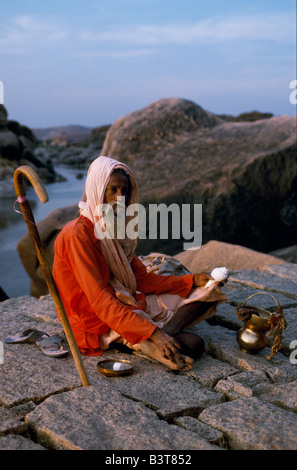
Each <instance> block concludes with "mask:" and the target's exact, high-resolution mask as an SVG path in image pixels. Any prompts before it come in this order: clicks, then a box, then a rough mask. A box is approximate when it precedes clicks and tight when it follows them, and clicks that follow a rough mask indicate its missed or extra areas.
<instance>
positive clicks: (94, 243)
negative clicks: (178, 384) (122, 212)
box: [53, 156, 227, 370]
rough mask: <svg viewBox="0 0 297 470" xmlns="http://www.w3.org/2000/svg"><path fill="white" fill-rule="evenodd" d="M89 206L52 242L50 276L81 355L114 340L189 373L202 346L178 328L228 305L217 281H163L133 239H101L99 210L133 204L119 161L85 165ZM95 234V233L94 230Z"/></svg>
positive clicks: (133, 188) (132, 188)
mask: <svg viewBox="0 0 297 470" xmlns="http://www.w3.org/2000/svg"><path fill="white" fill-rule="evenodd" d="M85 194H86V202H82V201H81V202H80V204H79V205H80V208H81V215H80V217H79V218H78V219H75V220H73V221H71V222H69V223H68V224H67V225H66V226H65V227H64V228H63V230H62V231H61V233H60V234H59V236H58V237H57V239H56V242H55V256H54V264H53V276H54V279H55V282H56V285H57V287H58V290H59V292H60V295H61V298H62V301H63V304H64V307H65V310H66V313H67V316H68V318H69V321H70V324H71V327H72V330H73V333H74V335H75V338H76V341H77V344H78V347H79V348H80V351H81V352H82V353H83V354H85V355H101V354H102V353H103V351H104V350H106V349H108V348H109V347H112V345H115V344H116V343H122V344H124V345H126V346H128V347H129V348H132V349H134V350H140V351H142V352H143V353H144V354H146V355H148V356H150V357H152V358H154V359H156V360H158V361H160V362H162V363H163V364H166V365H167V366H168V367H170V368H171V369H174V370H177V369H179V370H181V369H183V370H186V369H190V368H191V363H192V362H193V359H195V358H197V357H198V356H199V355H201V354H202V352H203V350H204V342H203V340H202V339H201V338H200V337H199V336H198V335H194V334H191V333H189V332H185V331H183V330H184V329H185V328H186V327H188V326H189V325H192V324H194V323H197V322H199V321H201V320H203V319H205V318H209V317H210V316H212V315H213V314H214V313H215V312H216V307H217V304H218V303H220V302H224V301H226V300H227V299H226V296H225V294H223V293H222V292H220V290H219V287H218V285H217V284H214V285H212V286H210V287H204V286H205V284H206V283H207V282H208V280H209V279H211V276H210V275H208V274H206V273H198V274H187V275H183V276H172V275H171V276H162V275H157V274H154V273H148V272H147V271H146V268H145V266H144V265H143V263H142V262H141V261H140V260H139V258H138V257H137V256H136V255H135V248H136V245H137V239H136V238H135V237H133V239H131V238H128V237H127V236H126V237H125V238H123V237H117V233H115V236H114V237H108V236H104V233H105V232H107V227H106V225H107V222H106V220H105V218H104V217H103V216H102V214H103V215H104V214H105V213H104V212H101V213H100V211H98V208H100V207H112V208H113V210H114V214H115V216H116V215H117V210H116V208H117V205H116V204H115V203H116V202H117V201H118V199H121V198H123V197H125V203H126V206H129V205H130V204H137V203H138V190H137V185H136V182H135V179H134V176H133V174H132V172H131V171H130V169H129V168H128V167H127V166H126V165H125V164H123V163H120V162H118V161H116V160H113V159H111V158H108V157H104V156H100V157H98V158H97V159H96V160H94V162H93V163H92V164H91V165H90V168H89V171H88V175H87V179H86V185H85ZM99 229H100V230H99Z"/></svg>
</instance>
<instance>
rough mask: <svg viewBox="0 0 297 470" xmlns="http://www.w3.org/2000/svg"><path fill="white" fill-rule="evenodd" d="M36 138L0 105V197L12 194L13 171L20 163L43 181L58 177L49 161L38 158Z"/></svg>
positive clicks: (51, 180)
mask: <svg viewBox="0 0 297 470" xmlns="http://www.w3.org/2000/svg"><path fill="white" fill-rule="evenodd" d="M37 143H38V141H37V138H36V137H35V135H34V134H33V132H32V131H31V130H30V129H29V128H28V127H27V126H23V125H21V124H20V123H18V122H17V121H11V120H8V115H7V111H6V109H5V108H4V106H3V105H0V197H11V196H12V195H13V194H12V193H13V183H12V178H13V173H14V170H15V169H16V168H17V167H18V166H20V165H30V166H32V167H33V168H34V169H35V171H36V172H37V173H38V174H39V176H40V177H41V179H42V180H43V181H44V182H45V183H50V182H53V181H56V180H58V179H59V176H58V175H57V174H56V172H55V170H54V168H53V166H52V164H51V162H50V161H47V162H45V161H42V160H40V159H39V158H38V157H37V156H36V154H35V149H36V146H37Z"/></svg>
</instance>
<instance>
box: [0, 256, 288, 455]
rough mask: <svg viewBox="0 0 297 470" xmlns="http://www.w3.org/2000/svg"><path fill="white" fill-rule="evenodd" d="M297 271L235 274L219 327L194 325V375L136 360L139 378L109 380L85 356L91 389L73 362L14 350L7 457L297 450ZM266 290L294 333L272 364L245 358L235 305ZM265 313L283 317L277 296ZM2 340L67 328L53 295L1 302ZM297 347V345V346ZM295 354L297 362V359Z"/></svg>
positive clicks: (9, 369)
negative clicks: (199, 346)
mask: <svg viewBox="0 0 297 470" xmlns="http://www.w3.org/2000/svg"><path fill="white" fill-rule="evenodd" d="M296 279H297V266H296V265H295V264H291V263H282V264H280V265H273V266H266V267H263V270H262V271H258V270H253V269H247V270H238V271H233V272H231V275H230V279H229V282H228V283H227V285H226V286H225V287H224V288H223V290H224V291H225V292H226V294H227V296H228V302H227V303H225V304H222V305H220V306H219V308H218V313H217V315H216V316H215V317H214V318H213V319H212V320H211V321H209V322H203V323H201V324H199V325H197V326H195V327H192V328H191V331H194V332H197V333H198V334H199V335H201V336H202V337H203V338H204V340H205V344H206V352H205V354H203V356H202V357H201V358H199V359H197V360H196V361H195V362H194V365H193V369H192V370H191V371H189V372H185V373H174V372H172V371H170V370H168V369H167V368H166V367H165V366H163V365H161V364H159V363H156V362H154V361H151V360H148V359H147V358H145V357H143V356H141V355H139V354H135V353H133V354H132V355H131V354H125V353H123V352H119V351H115V350H113V351H108V352H106V353H105V355H104V356H103V357H112V358H115V359H129V360H131V361H132V362H133V365H134V372H133V374H132V375H131V376H127V377H118V378H107V377H105V376H103V375H101V374H100V373H99V372H98V371H97V368H96V364H97V362H98V360H99V358H98V357H83V364H84V366H85V369H86V371H87V374H88V377H89V380H90V383H91V385H90V386H88V387H82V386H81V383H80V379H79V376H78V373H77V371H76V368H75V364H74V362H73V359H72V357H71V355H69V356H67V357H66V358H60V359H52V358H49V357H46V356H44V355H43V354H42V352H41V351H40V350H39V349H38V348H37V347H36V346H35V345H32V344H15V345H6V344H5V345H4V363H3V364H2V365H0V374H1V392H0V404H1V406H0V416H1V429H0V436H1V437H0V448H1V449H7V450H21V449H26V450H27V449H30V450H41V449H43V450H63V449H65V450H78V449H82V450H90V449H92V450H95V449H96V450H105V451H119V450H130V451H131V450H133V451H138V450H148V451H155V450H158V451H164V450H166V451H175V453H177V452H178V451H180V452H183V453H184V451H186V450H188V451H195V450H212V451H214V450H223V451H224V450H225V451H228V450H235V449H239V450H296V449H297V420H296V412H297V395H296V391H297V365H296V363H293V362H294V361H293V362H292V360H293V359H294V358H295V359H296V351H295V353H294V350H293V349H292V346H291V344H292V341H296V340H297V327H296V325H297V322H296V318H297V281H296ZM260 291H264V292H266V293H268V294H271V295H273V296H274V297H275V298H277V299H278V301H279V302H280V304H281V306H282V308H283V313H284V316H285V319H286V321H287V328H286V330H285V331H284V336H283V346H282V349H281V352H279V353H278V354H277V355H276V356H274V357H273V359H272V360H271V361H268V360H267V359H266V356H267V354H268V353H269V352H270V346H268V347H266V348H265V349H264V350H263V351H261V352H260V353H259V354H256V355H250V354H247V353H244V352H243V351H241V350H240V349H239V347H238V344H237V341H236V332H237V331H238V330H239V329H240V328H241V327H242V322H241V321H240V320H239V319H238V317H237V315H236V313H235V306H236V305H238V304H241V303H243V302H244V301H245V300H246V299H247V297H248V296H249V295H251V294H253V293H255V292H260ZM257 299H258V300H257V301H256V304H254V305H257V306H259V307H262V308H266V309H269V310H270V311H275V305H276V304H275V301H274V300H273V298H271V297H270V295H258V296H257ZM0 314H1V320H2V328H1V338H0V340H1V341H3V340H4V337H6V336H8V335H10V334H14V333H16V332H20V331H22V330H24V329H26V328H38V329H41V330H42V331H45V332H47V333H48V334H55V333H58V332H59V331H61V324H60V323H59V321H58V319H57V316H56V313H55V309H54V304H53V302H52V299H51V297H50V296H45V297H43V298H41V299H39V300H38V299H35V298H32V297H29V296H25V297H19V298H15V299H10V300H7V301H5V302H2V303H0ZM295 349H296V347H295ZM294 354H295V355H294Z"/></svg>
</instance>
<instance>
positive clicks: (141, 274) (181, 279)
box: [131, 255, 194, 297]
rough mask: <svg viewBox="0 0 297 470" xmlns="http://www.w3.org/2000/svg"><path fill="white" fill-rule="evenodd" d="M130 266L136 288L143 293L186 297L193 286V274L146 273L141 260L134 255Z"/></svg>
mask: <svg viewBox="0 0 297 470" xmlns="http://www.w3.org/2000/svg"><path fill="white" fill-rule="evenodd" d="M131 267H132V269H133V271H134V275H135V277H136V281H137V289H138V290H139V291H141V292H143V293H144V294H163V293H164V292H166V293H168V294H178V295H180V296H181V297H187V296H188V294H189V293H190V290H191V289H192V287H193V278H194V275H193V274H184V275H182V276H164V275H161V274H155V273H148V272H147V270H146V267H145V266H144V264H143V263H142V261H141V260H140V259H139V258H138V257H137V256H136V255H135V256H134V258H133V260H132V262H131Z"/></svg>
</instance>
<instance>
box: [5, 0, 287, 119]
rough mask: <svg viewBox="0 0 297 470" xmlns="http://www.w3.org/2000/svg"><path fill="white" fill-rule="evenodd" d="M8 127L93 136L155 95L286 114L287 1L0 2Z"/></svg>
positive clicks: (220, 108) (218, 110) (216, 109)
mask: <svg viewBox="0 0 297 470" xmlns="http://www.w3.org/2000/svg"><path fill="white" fill-rule="evenodd" d="M0 12H1V24H0V83H1V82H2V84H3V90H4V93H3V94H4V105H5V107H6V109H7V111H8V114H9V119H12V120H16V121H19V122H20V123H22V124H24V125H26V126H29V127H31V128H45V127H52V126H61V125H69V124H76V125H83V126H88V127H97V126H100V125H104V124H112V123H113V122H114V121H115V120H116V119H118V118H120V117H121V116H123V115H126V114H129V113H131V112H133V111H136V110H138V109H141V108H143V107H145V106H147V105H149V104H151V103H153V102H155V101H157V100H159V99H161V98H171V97H178V98H183V99H187V100H191V101H193V102H195V103H196V104H198V105H200V106H202V107H203V108H204V109H206V110H208V111H210V112H212V113H215V114H232V115H238V114H240V113H243V112H248V111H252V110H257V111H260V112H270V113H273V114H274V115H284V114H288V115H295V114H296V105H293V104H292V103H291V101H290V93H292V89H290V84H291V83H292V81H294V80H296V0H282V1H281V2H280V1H279V0H249V1H246V0H208V1H205V0H51V1H48V0H43V1H40V0H1V6H0Z"/></svg>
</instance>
